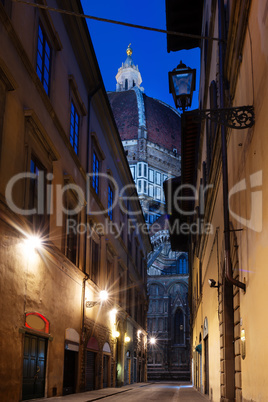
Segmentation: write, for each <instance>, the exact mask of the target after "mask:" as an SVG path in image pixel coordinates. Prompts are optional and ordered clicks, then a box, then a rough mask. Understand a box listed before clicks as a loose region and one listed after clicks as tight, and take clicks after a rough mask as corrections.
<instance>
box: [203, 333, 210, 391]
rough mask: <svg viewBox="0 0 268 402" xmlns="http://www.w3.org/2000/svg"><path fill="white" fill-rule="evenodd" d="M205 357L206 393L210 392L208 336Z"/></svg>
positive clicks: (205, 344)
mask: <svg viewBox="0 0 268 402" xmlns="http://www.w3.org/2000/svg"><path fill="white" fill-rule="evenodd" d="M204 349H205V350H204V352H205V353H204V357H205V364H204V366H205V367H204V369H205V370H204V371H205V373H204V374H205V394H207V395H208V394H209V360H208V358H209V356H208V336H207V337H206V338H205V339H204Z"/></svg>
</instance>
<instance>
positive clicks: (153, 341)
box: [149, 337, 156, 345]
mask: <svg viewBox="0 0 268 402" xmlns="http://www.w3.org/2000/svg"><path fill="white" fill-rule="evenodd" d="M149 342H150V344H151V345H155V343H156V339H155V338H154V337H152V338H150V340H149Z"/></svg>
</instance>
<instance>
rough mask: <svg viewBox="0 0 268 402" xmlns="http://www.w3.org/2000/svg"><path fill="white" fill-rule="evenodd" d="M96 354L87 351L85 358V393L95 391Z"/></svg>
mask: <svg viewBox="0 0 268 402" xmlns="http://www.w3.org/2000/svg"><path fill="white" fill-rule="evenodd" d="M95 360H96V353H94V352H91V351H90V350H87V356H86V391H92V390H93V389H95V365H96V363H95Z"/></svg>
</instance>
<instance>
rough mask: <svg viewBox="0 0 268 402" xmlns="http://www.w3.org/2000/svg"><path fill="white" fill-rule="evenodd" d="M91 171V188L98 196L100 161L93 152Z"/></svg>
mask: <svg viewBox="0 0 268 402" xmlns="http://www.w3.org/2000/svg"><path fill="white" fill-rule="evenodd" d="M92 171H93V178H92V186H93V188H94V190H95V192H96V194H99V171H100V161H99V159H98V157H97V155H96V153H95V152H93V164H92Z"/></svg>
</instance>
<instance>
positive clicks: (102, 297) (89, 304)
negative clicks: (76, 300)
mask: <svg viewBox="0 0 268 402" xmlns="http://www.w3.org/2000/svg"><path fill="white" fill-rule="evenodd" d="M108 297H109V295H108V292H107V290H101V291H100V293H99V300H96V301H88V300H87V301H86V308H92V307H94V306H96V304H102V303H103V302H105V301H107V300H108Z"/></svg>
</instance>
